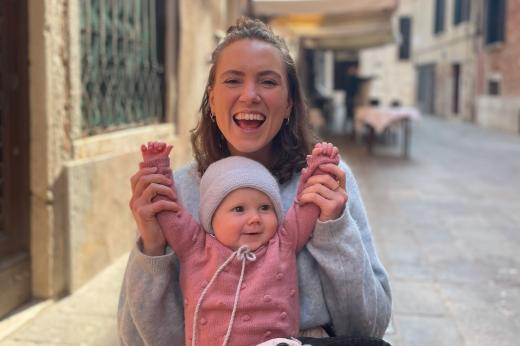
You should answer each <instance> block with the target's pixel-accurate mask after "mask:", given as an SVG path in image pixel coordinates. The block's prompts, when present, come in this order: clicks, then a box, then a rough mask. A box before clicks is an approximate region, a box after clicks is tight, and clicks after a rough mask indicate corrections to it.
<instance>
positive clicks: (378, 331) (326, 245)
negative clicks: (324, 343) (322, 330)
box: [307, 162, 391, 337]
mask: <svg viewBox="0 0 520 346" xmlns="http://www.w3.org/2000/svg"><path fill="white" fill-rule="evenodd" d="M340 167H341V168H342V169H344V170H345V172H346V173H347V175H346V176H347V194H348V202H347V206H346V208H345V211H344V213H343V215H341V216H340V217H339V218H338V219H336V220H330V221H326V222H320V221H319V220H318V222H317V224H316V228H315V230H314V235H313V237H312V238H311V240H310V241H309V242H308V243H307V250H308V251H309V253H310V254H311V256H312V257H313V258H314V259H315V261H316V263H317V267H318V273H319V277H320V281H321V285H322V287H323V295H324V298H325V303H326V306H327V309H328V312H329V315H330V319H331V322H332V324H333V327H334V329H335V332H336V334H337V335H339V336H343V335H349V336H375V337H382V336H383V334H384V332H385V330H386V327H387V326H388V322H389V320H390V314H391V293H390V286H389V282H388V276H387V273H386V271H385V269H384V267H383V265H382V264H381V262H380V260H379V258H378V256H377V253H376V249H375V246H374V242H373V239H372V233H371V229H370V226H369V223H368V219H367V214H366V211H365V208H364V205H363V201H362V199H361V195H360V192H359V189H358V186H357V183H356V181H355V178H354V175H353V174H352V172H351V171H350V169H349V168H348V167H347V166H346V164H344V163H343V162H342V163H341V165H340Z"/></svg>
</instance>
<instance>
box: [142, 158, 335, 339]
mask: <svg viewBox="0 0 520 346" xmlns="http://www.w3.org/2000/svg"><path fill="white" fill-rule="evenodd" d="M312 159H314V160H312ZM312 159H311V162H308V170H307V171H306V172H305V173H303V174H302V176H301V178H300V182H299V186H298V190H297V191H298V192H297V196H298V195H299V193H300V192H301V190H302V189H303V185H304V183H305V181H306V180H307V179H308V177H310V176H311V175H314V174H318V173H320V174H323V172H321V171H319V169H318V167H319V165H320V164H323V163H328V162H333V163H337V161H338V160H331V159H330V158H328V157H322V156H319V157H317V158H312ZM145 166H146V167H150V166H157V167H159V169H160V171H161V172H162V173H163V174H166V175H168V177H172V175H171V170H169V159H164V160H154V161H153V162H143V163H141V167H145ZM155 198H165V197H161V196H157V197H155ZM318 216H319V209H318V207H317V206H316V205H314V204H310V203H309V204H305V205H299V204H297V203H294V204H293V205H292V206H291V208H290V209H289V211H288V212H287V215H286V216H285V218H284V221H283V223H282V224H281V225H279V226H278V231H277V232H276V233H275V234H274V236H273V237H272V238H271V239H270V240H269V242H268V243H266V244H265V245H263V246H261V247H260V248H258V249H257V250H256V251H254V252H253V253H254V255H255V256H256V260H254V261H248V260H245V261H246V263H245V272H244V276H243V281H242V284H241V287H240V289H239V300H238V305H237V309H236V314H235V316H234V318H233V325H232V330H231V334H230V338H229V342H228V345H237V346H246V345H256V344H258V343H261V342H263V341H265V340H268V339H272V338H276V337H288V336H296V335H297V333H298V331H299V300H298V280H297V268H296V253H297V252H298V251H299V250H301V249H302V248H303V246H304V245H305V243H306V242H307V240H308V239H309V237H310V236H311V234H312V231H313V229H314V226H315V223H316V220H317V218H318ZM157 218H158V222H159V224H160V226H161V229H162V230H163V234H164V236H165V238H166V241H167V242H168V244H169V245H170V247H171V248H172V249H173V250H174V251H175V253H176V254H177V256H178V258H179V260H180V268H181V269H180V283H181V289H182V292H183V298H184V321H185V336H186V345H191V344H192V337H193V332H192V331H193V330H194V329H193V323H195V331H196V345H204V346H211V345H222V344H223V342H224V339H225V335H226V331H227V330H228V326H229V324H230V320H231V314H232V310H233V305H234V299H235V294H236V292H237V285H238V283H239V278H240V275H241V268H242V261H240V260H239V259H238V258H236V257H235V258H233V259H232V260H231V261H230V262H229V263H228V264H227V265H226V266H225V267H224V268H223V270H222V271H221V272H220V273H219V274H218V276H217V278H216V279H215V281H214V282H213V284H212V286H211V287H209V288H208V290H207V293H206V295H205V297H204V299H203V301H202V303H201V305H200V308H199V312H198V318H197V321H195V322H194V321H193V318H194V315H195V311H196V307H197V303H198V301H199V298H200V296H201V294H202V292H203V290H204V289H205V288H206V286H207V285H208V283H209V282H210V280H211V278H212V277H213V275H214V274H215V272H216V271H217V269H218V268H219V267H221V266H222V264H223V263H224V262H225V261H226V260H227V259H229V257H230V256H231V255H232V254H233V250H231V249H229V248H227V247H225V246H224V245H222V244H221V243H220V242H219V241H218V240H217V239H215V238H214V237H213V236H212V235H210V234H208V233H207V232H205V231H204V229H203V228H202V227H201V225H200V224H199V223H198V222H197V221H196V220H195V219H194V218H193V217H192V216H191V215H190V214H189V213H188V212H187V211H185V210H182V211H180V212H177V213H173V212H168V211H164V212H161V213H159V214H158V215H157ZM145 299H146V297H145Z"/></svg>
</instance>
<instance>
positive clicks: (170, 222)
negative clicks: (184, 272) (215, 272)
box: [139, 142, 200, 256]
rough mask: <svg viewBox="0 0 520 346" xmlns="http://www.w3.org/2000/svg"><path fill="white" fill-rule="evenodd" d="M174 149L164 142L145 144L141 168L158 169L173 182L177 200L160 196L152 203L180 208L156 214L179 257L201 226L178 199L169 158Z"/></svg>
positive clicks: (155, 197) (169, 243) (172, 186)
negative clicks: (172, 203) (158, 202)
mask: <svg viewBox="0 0 520 346" xmlns="http://www.w3.org/2000/svg"><path fill="white" fill-rule="evenodd" d="M172 148H173V146H171V145H169V144H166V143H162V142H148V144H147V145H144V144H143V145H142V146H141V154H142V156H143V162H141V163H140V164H139V166H140V167H141V168H143V167H156V168H157V173H159V174H163V175H165V176H166V177H167V178H169V179H171V181H172V184H171V189H172V190H173V192H174V196H175V199H171V198H170V197H168V196H165V195H161V194H158V195H156V196H154V197H153V198H152V200H151V202H152V203H155V202H156V201H160V200H167V201H172V202H174V203H176V204H177V207H178V208H177V210H176V211H170V210H166V211H161V212H159V213H157V214H156V217H157V221H158V223H159V225H160V227H161V230H162V232H163V235H164V237H165V238H166V241H167V243H168V245H169V246H170V247H171V248H172V249H173V250H174V251H175V252H176V253H177V254H178V255H179V256H182V253H183V250H184V249H186V247H187V246H189V244H191V243H190V242H191V241H192V236H193V233H194V232H197V231H199V230H200V224H199V223H198V222H196V221H195V219H194V218H193V217H192V216H191V215H190V213H189V212H188V211H187V210H185V208H184V207H183V206H182V204H181V203H180V201H179V200H178V199H177V193H176V191H175V182H174V180H173V175H172V170H171V168H170V158H169V154H170V152H171V150H172Z"/></svg>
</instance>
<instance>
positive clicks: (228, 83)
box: [224, 79, 240, 85]
mask: <svg viewBox="0 0 520 346" xmlns="http://www.w3.org/2000/svg"><path fill="white" fill-rule="evenodd" d="M238 83H240V81H239V80H238V79H226V80H225V81H224V84H227V85H236V84H238Z"/></svg>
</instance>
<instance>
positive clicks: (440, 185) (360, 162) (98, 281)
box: [0, 117, 520, 346]
mask: <svg viewBox="0 0 520 346" xmlns="http://www.w3.org/2000/svg"><path fill="white" fill-rule="evenodd" d="M412 135H413V137H412V142H411V153H410V159H403V158H401V156H400V151H399V148H398V147H395V146H385V147H382V146H379V147H376V148H375V153H374V155H372V156H368V155H367V153H366V148H365V147H363V146H361V145H359V144H354V143H353V142H351V141H348V140H346V139H343V138H341V137H339V136H336V137H329V138H327V139H329V140H331V141H333V142H334V143H335V144H337V145H338V146H339V147H340V148H341V151H342V156H343V158H345V159H346V161H347V162H348V163H349V164H350V165H351V166H352V168H353V170H354V173H355V175H356V178H357V180H358V183H359V185H360V189H361V191H362V193H363V196H364V200H365V204H366V207H367V209H368V213H369V218H370V222H371V225H372V228H373V231H374V237H375V240H376V245H377V247H378V250H379V253H380V256H381V258H382V260H383V262H384V264H385V266H386V267H387V269H388V271H389V274H390V278H391V284H392V289H393V296H394V297H393V298H394V308H393V310H394V314H393V318H392V323H391V326H390V328H389V330H388V332H387V335H386V336H385V339H386V340H388V341H390V342H391V343H392V344H393V345H396V346H418V345H421V346H429V345H435V346H439V345H467V346H469V345H472V346H474V345H486V346H488V345H491V346H495V345H496V346H501V345H504V346H505V345H507V346H512V345H518V343H519V341H518V339H519V338H518V336H517V334H516V332H517V331H518V330H520V273H519V270H520V259H518V254H520V178H519V177H520V136H518V135H514V134H513V135H511V134H504V133H500V132H495V131H490V130H484V129H480V128H477V127H474V126H471V125H467V124H459V123H454V122H447V121H442V120H438V119H435V118H430V117H426V118H424V119H423V120H422V121H420V122H417V123H414V125H413V131H412ZM125 262H126V256H123V257H121V258H120V259H119V260H118V261H116V262H115V263H114V265H112V266H110V267H109V268H107V269H106V270H105V271H103V272H102V273H100V274H99V275H98V276H97V277H96V278H95V279H94V280H92V281H91V282H89V283H88V284H87V285H86V286H84V287H83V288H82V289H80V290H79V291H78V292H76V293H75V294H73V295H71V296H69V297H67V298H65V299H62V300H61V301H59V302H57V303H49V302H43V303H34V304H33V306H32V307H30V308H28V309H26V310H25V311H24V312H21V313H19V314H16V315H15V316H14V317H12V318H10V319H7V320H4V321H1V322H0V345H2V346H32V345H39V346H42V345H45V346H47V345H48V346H50V345H56V346H58V345H60V346H61V345H96V346H104V345H107V346H108V345H117V338H116V322H115V316H116V307H117V296H118V294H119V287H120V283H121V279H122V274H123V270H124V266H125ZM31 311H32V312H31ZM24 314H25V315H26V317H23V315H24Z"/></svg>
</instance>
